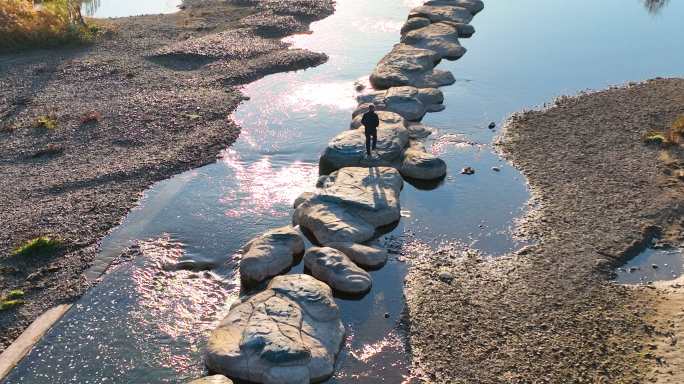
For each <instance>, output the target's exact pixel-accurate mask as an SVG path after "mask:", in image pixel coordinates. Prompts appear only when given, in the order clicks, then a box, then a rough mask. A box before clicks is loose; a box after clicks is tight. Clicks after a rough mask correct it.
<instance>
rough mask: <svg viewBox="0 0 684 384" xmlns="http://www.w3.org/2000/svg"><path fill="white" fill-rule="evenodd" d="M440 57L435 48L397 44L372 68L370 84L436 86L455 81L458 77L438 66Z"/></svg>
mask: <svg viewBox="0 0 684 384" xmlns="http://www.w3.org/2000/svg"><path fill="white" fill-rule="evenodd" d="M440 59H441V56H440V55H439V54H438V53H437V52H435V51H432V50H429V49H422V48H416V47H412V46H410V45H407V44H396V45H395V46H394V48H392V51H390V53H388V54H387V55H385V56H384V57H383V58H382V59H381V60H380V62H379V63H378V65H377V66H376V67H375V69H374V70H373V73H372V74H371V76H370V82H371V85H373V87H374V88H375V89H387V88H390V87H396V86H402V85H411V86H414V87H417V88H437V87H441V86H444V85H450V84H453V83H454V82H455V81H456V79H455V78H454V76H453V75H452V74H451V72H449V71H442V70H439V69H435V65H436V64H437V63H439V61H440Z"/></svg>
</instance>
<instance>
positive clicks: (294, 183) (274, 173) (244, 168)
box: [219, 149, 318, 217]
mask: <svg viewBox="0 0 684 384" xmlns="http://www.w3.org/2000/svg"><path fill="white" fill-rule="evenodd" d="M220 161H221V162H222V163H223V164H225V165H227V166H228V167H230V168H232V169H233V171H234V173H233V174H234V177H235V183H236V186H235V188H231V189H229V190H227V191H226V192H225V193H224V194H223V196H222V197H221V198H220V200H219V202H220V203H222V204H226V205H230V206H231V207H230V208H229V209H228V210H226V211H225V214H226V216H228V217H241V216H243V215H272V216H288V215H289V214H290V213H289V212H288V211H286V210H283V209H282V208H281V207H279V206H278V205H290V204H292V203H293V202H294V200H295V199H296V198H297V197H298V196H299V195H301V194H302V192H306V191H310V190H313V188H314V185H315V184H316V180H317V179H318V166H316V165H314V164H307V163H303V162H301V161H295V162H293V163H292V164H290V165H288V166H281V167H274V166H273V164H271V159H270V158H269V157H262V158H261V159H259V160H257V161H255V162H252V163H248V164H246V163H244V162H242V161H241V160H240V154H239V153H238V152H236V151H234V150H232V149H228V150H227V151H225V154H224V155H223V156H222V157H221V160H220Z"/></svg>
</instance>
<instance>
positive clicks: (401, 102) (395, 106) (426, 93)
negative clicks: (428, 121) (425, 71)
mask: <svg viewBox="0 0 684 384" xmlns="http://www.w3.org/2000/svg"><path fill="white" fill-rule="evenodd" d="M356 100H357V101H358V102H359V103H361V105H360V106H359V108H357V110H356V111H354V113H353V114H352V116H354V117H356V116H357V115H359V114H363V113H365V111H367V105H369V104H374V105H375V107H376V109H377V110H381V111H390V112H395V113H397V114H399V115H400V116H401V117H403V118H404V119H406V120H408V121H419V120H420V119H422V118H423V116H424V115H425V113H427V111H428V110H431V109H433V108H434V107H433V105H435V104H441V103H442V102H443V101H444V95H443V94H442V92H441V91H440V90H438V89H436V88H416V87H411V86H403V87H392V88H388V89H386V90H382V91H374V92H369V93H366V94H362V95H359V96H358V97H357V98H356Z"/></svg>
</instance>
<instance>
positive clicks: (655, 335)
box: [406, 79, 684, 383]
mask: <svg viewBox="0 0 684 384" xmlns="http://www.w3.org/2000/svg"><path fill="white" fill-rule="evenodd" d="M681 114H684V80H682V79H667V80H665V79H658V80H653V81H648V82H645V83H642V84H636V85H631V86H627V87H621V88H614V89H609V90H605V91H601V92H596V93H590V94H584V95H580V96H577V97H563V98H560V99H559V100H557V102H556V103H555V104H554V105H553V106H551V107H549V108H547V109H545V110H542V111H529V112H525V113H521V114H519V115H516V116H514V117H512V118H511V119H510V120H509V122H508V124H507V129H506V132H505V134H504V135H503V138H502V142H501V143H500V149H501V150H502V151H503V152H504V154H505V155H506V156H507V157H508V158H509V159H510V160H511V161H512V162H513V163H514V164H515V165H516V166H517V167H519V168H520V169H521V170H522V172H523V173H524V174H525V176H526V177H527V178H528V180H529V183H530V186H531V189H532V191H533V196H534V203H535V205H534V207H535V208H534V209H533V210H532V211H531V212H530V214H529V215H528V217H527V218H526V220H525V222H524V223H523V224H522V225H521V228H520V230H521V233H522V234H524V235H525V236H527V237H529V238H531V239H533V240H535V241H536V245H534V246H531V247H527V248H525V249H524V250H522V251H521V252H518V253H517V254H514V255H507V256H504V257H500V258H497V259H494V260H489V261H487V260H486V259H485V258H483V257H480V256H477V255H463V254H462V253H460V252H459V251H457V250H455V249H449V248H446V249H444V250H442V251H440V252H431V251H423V252H420V251H416V252H415V255H414V258H419V259H420V260H422V261H420V262H417V263H415V264H414V266H413V267H412V268H411V270H410V272H409V276H408V278H407V285H406V296H407V305H408V311H407V317H408V321H409V324H410V340H411V346H412V351H413V353H414V360H415V363H416V365H417V367H418V368H419V369H420V370H421V371H422V372H424V373H425V375H426V376H428V377H429V378H431V379H432V380H434V381H436V382H455V383H456V382H457V383H460V382H463V383H466V382H480V383H499V382H510V383H529V382H546V383H565V382H582V383H597V382H605V383H633V382H642V381H643V380H644V379H645V378H646V377H647V376H651V377H652V376H653V375H656V376H658V375H659V376H658V377H659V380H665V379H670V380H674V381H662V382H681V381H682V380H681V379H679V378H680V377H681V376H676V375H678V374H679V375H681V370H682V368H681V366H680V367H676V366H669V367H665V365H664V364H663V361H670V362H672V363H671V364H672V365H676V362H677V361H681V348H679V352H678V353H679V354H680V356H679V357H676V355H677V351H676V349H675V348H672V347H670V348H669V349H666V348H665V347H664V346H663V345H664V344H662V345H660V344H658V343H671V342H672V341H671V340H672V339H671V338H670V336H669V335H671V334H676V332H679V333H681V325H677V326H676V327H678V328H676V327H675V328H676V329H675V330H674V331H673V330H672V329H670V330H667V329H665V328H666V327H669V325H668V322H669V321H670V320H669V319H668V317H674V319H673V321H678V320H676V319H680V320H681V316H682V314H681V311H682V310H684V308H682V306H681V297H680V295H679V294H678V293H672V292H664V291H660V290H658V289H649V288H636V287H626V286H621V285H617V284H614V283H611V282H610V278H611V272H612V270H613V268H614V267H616V266H618V265H620V264H621V263H623V262H624V261H625V260H626V259H627V258H629V257H631V256H634V254H635V253H638V251H639V250H640V249H642V248H643V246H644V244H645V243H646V242H647V240H649V238H650V236H652V235H653V234H654V233H655V232H662V234H663V237H664V238H665V239H666V240H667V241H668V242H670V243H671V244H673V245H677V244H681V243H682V241H683V240H684V238H683V237H682V232H681V229H682V209H683V207H684V205H683V204H684V183H683V182H682V181H681V180H678V179H677V178H676V177H675V176H673V175H674V173H675V171H676V169H681V168H682V166H683V165H684V164H683V157H682V150H681V148H676V149H671V150H669V151H667V153H665V152H664V151H663V150H661V149H660V148H657V147H652V146H646V145H644V144H643V142H642V135H643V134H644V133H645V132H646V131H648V130H653V129H660V130H662V129H664V128H666V127H667V126H669V124H671V123H672V121H674V119H675V118H676V117H677V116H678V115H681ZM455 220H457V218H455ZM440 272H448V273H444V274H443V275H442V279H440V278H439V273H440ZM445 277H446V278H445ZM451 278H453V280H451V281H450V282H448V281H449V280H450V279H451ZM445 281H447V282H445ZM677 300H679V301H677ZM677 303H679V304H677ZM657 322H660V323H661V324H660V325H658V324H656V323H657ZM670 328H672V327H670ZM677 329H678V331H677ZM675 341H676V338H675ZM659 345H660V346H659ZM673 354H674V355H673ZM654 367H655V368H656V369H657V370H658V372H659V373H658V372H652V370H653V369H654Z"/></svg>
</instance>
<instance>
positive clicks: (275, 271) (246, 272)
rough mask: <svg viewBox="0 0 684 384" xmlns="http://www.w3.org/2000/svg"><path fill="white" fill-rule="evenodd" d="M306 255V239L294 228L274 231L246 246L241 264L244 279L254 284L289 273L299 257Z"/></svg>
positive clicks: (241, 273) (247, 282)
mask: <svg viewBox="0 0 684 384" xmlns="http://www.w3.org/2000/svg"><path fill="white" fill-rule="evenodd" d="M303 253H304V240H303V239H302V237H301V236H300V235H299V233H297V231H295V229H294V228H292V227H290V226H287V227H282V228H277V229H273V230H270V231H268V232H266V233H264V234H262V235H260V236H257V237H256V238H254V239H252V240H251V241H250V242H249V243H247V245H245V247H244V255H243V256H242V261H240V280H242V282H243V283H244V284H247V285H251V284H255V283H259V282H262V281H264V280H266V279H268V278H271V277H273V276H276V275H279V274H281V273H283V272H285V271H286V270H287V269H288V268H290V267H291V266H292V263H293V261H294V258H295V256H297V255H301V254H303Z"/></svg>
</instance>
